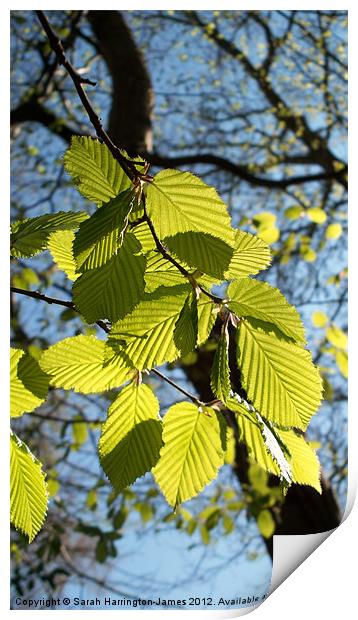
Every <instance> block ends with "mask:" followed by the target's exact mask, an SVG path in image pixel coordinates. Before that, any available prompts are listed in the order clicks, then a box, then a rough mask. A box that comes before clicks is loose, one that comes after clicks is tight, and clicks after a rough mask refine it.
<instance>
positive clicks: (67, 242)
mask: <svg viewBox="0 0 358 620" xmlns="http://www.w3.org/2000/svg"><path fill="white" fill-rule="evenodd" d="M74 238H75V233H74V232H73V230H58V231H57V232H54V233H51V234H50V236H49V238H48V244H47V247H48V249H49V250H50V252H51V254H52V258H53V260H54V261H55V263H56V264H57V267H58V268H59V269H61V270H62V271H64V272H65V274H66V276H67V277H68V279H69V280H72V281H74V280H76V278H78V274H77V273H76V263H75V259H74V257H73V241H74Z"/></svg>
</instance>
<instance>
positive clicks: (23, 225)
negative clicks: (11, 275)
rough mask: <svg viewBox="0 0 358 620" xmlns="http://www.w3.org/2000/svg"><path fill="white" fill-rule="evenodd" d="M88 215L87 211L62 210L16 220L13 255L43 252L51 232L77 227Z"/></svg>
mask: <svg viewBox="0 0 358 620" xmlns="http://www.w3.org/2000/svg"><path fill="white" fill-rule="evenodd" d="M87 217H88V215H87V213H83V212H82V211H80V212H78V213H73V212H72V211H68V212H63V211H60V212H59V213H54V214H47V215H39V216H38V217H32V218H29V219H27V220H22V221H18V222H15V223H14V224H12V225H11V255H12V256H16V257H17V258H19V257H28V256H33V255H34V254H37V253H38V252H42V251H43V250H45V249H46V247H47V242H48V238H49V235H50V234H51V233H53V232H55V231H57V230H72V229H76V228H78V226H79V225H80V223H81V222H83V220H85V219H86V218H87Z"/></svg>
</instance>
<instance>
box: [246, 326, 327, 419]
mask: <svg viewBox="0 0 358 620" xmlns="http://www.w3.org/2000/svg"><path fill="white" fill-rule="evenodd" d="M237 360H238V366H239V369H240V371H241V381H242V385H243V387H244V388H245V390H246V393H247V395H248V397H249V399H250V401H251V402H252V403H253V405H254V407H255V409H256V410H257V411H259V412H260V414H261V415H262V416H264V417H265V418H267V419H268V420H272V421H273V422H275V423H276V424H278V425H281V426H294V427H296V428H299V429H302V430H305V429H306V427H307V424H308V423H309V421H310V419H311V417H312V415H313V414H314V413H315V412H316V411H317V409H318V407H319V404H320V402H321V394H322V382H321V378H320V376H319V372H318V370H317V368H316V367H315V366H314V365H313V363H312V359H311V355H310V353H309V352H308V351H306V350H305V349H302V348H301V347H298V346H297V345H294V344H291V343H288V342H286V341H284V340H282V339H279V338H278V337H277V336H276V335H275V334H274V333H273V332H271V333H270V327H269V325H266V324H264V323H260V322H256V321H255V320H250V321H249V320H242V321H241V323H240V328H239V331H238V342H237Z"/></svg>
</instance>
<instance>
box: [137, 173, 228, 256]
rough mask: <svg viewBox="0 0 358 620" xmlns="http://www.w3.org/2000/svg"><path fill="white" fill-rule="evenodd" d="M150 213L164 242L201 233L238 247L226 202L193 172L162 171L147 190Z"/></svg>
mask: <svg viewBox="0 0 358 620" xmlns="http://www.w3.org/2000/svg"><path fill="white" fill-rule="evenodd" d="M147 210H148V215H149V217H150V218H151V220H152V222H153V224H154V227H155V230H156V232H157V235H158V236H159V238H160V239H165V238H166V237H173V236H174V235H176V234H177V233H186V232H201V233H206V234H208V235H211V236H212V237H218V238H219V239H222V241H225V242H226V243H228V244H229V245H232V246H233V244H234V232H233V230H232V228H231V222H230V216H229V214H228V211H227V207H226V205H225V203H224V202H223V201H222V200H221V198H220V197H219V196H218V194H217V192H216V190H215V189H214V188H213V187H209V186H208V185H206V184H205V183H204V182H203V181H201V180H200V179H199V178H198V177H196V176H195V175H193V174H191V173H190V172H179V171H178V170H162V171H161V172H159V174H157V175H155V177H154V179H153V182H152V183H150V184H149V185H148V188H147Z"/></svg>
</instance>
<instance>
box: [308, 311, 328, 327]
mask: <svg viewBox="0 0 358 620" xmlns="http://www.w3.org/2000/svg"><path fill="white" fill-rule="evenodd" d="M311 319H312V323H313V325H314V326H315V327H324V326H325V325H327V323H328V316H327V315H326V313H325V312H319V311H316V312H312V316H311Z"/></svg>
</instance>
